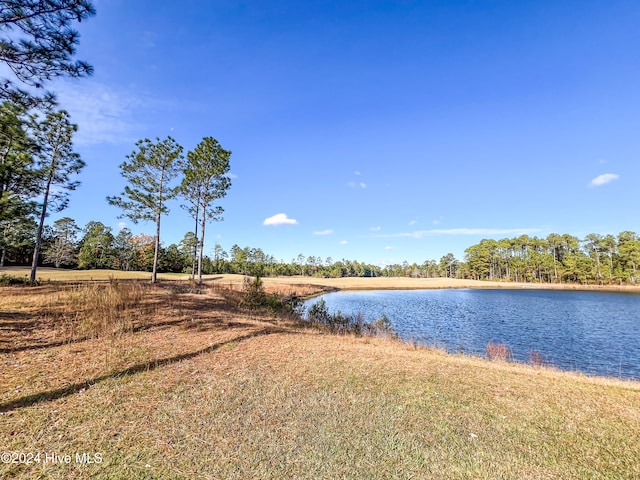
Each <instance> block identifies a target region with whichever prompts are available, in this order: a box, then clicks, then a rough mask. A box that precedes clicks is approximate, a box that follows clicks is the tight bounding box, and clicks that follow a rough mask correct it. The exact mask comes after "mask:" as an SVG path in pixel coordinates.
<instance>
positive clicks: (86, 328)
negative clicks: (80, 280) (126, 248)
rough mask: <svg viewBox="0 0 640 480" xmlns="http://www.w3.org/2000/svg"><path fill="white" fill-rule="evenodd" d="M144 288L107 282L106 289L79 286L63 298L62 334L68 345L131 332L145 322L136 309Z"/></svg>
mask: <svg viewBox="0 0 640 480" xmlns="http://www.w3.org/2000/svg"><path fill="white" fill-rule="evenodd" d="M147 288H148V287H147V286H145V285H143V284H141V283H138V282H118V281H117V280H113V279H112V280H111V281H110V282H109V283H108V284H106V285H101V284H97V283H88V284H81V285H78V286H76V287H75V288H73V289H72V290H71V291H70V292H68V294H67V299H66V302H65V304H66V305H65V307H66V312H65V315H64V317H65V322H64V323H65V330H66V332H65V333H66V335H67V338H68V340H69V341H72V340H75V339H78V338H101V337H105V336H110V335H117V334H122V333H126V332H132V331H133V330H134V328H136V327H139V326H143V325H145V324H146V323H147V321H148V318H146V315H145V314H144V313H145V312H144V310H143V309H140V304H141V303H142V301H143V298H144V295H145V290H146V289H147Z"/></svg>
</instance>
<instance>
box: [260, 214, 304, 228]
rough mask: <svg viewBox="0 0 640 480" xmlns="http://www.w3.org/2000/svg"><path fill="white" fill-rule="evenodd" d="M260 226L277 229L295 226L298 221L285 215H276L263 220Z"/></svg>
mask: <svg viewBox="0 0 640 480" xmlns="http://www.w3.org/2000/svg"><path fill="white" fill-rule="evenodd" d="M262 224H263V225H271V226H274V227H277V226H279V225H297V224H298V221H297V220H295V219H293V218H289V217H287V215H286V214H285V213H276V214H275V215H274V216H273V217H269V218H265V219H264V222H262Z"/></svg>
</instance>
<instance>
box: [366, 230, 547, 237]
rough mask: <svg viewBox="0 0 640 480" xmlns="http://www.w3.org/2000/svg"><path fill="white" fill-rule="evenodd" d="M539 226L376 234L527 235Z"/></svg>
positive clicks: (405, 235) (423, 235) (389, 235)
mask: <svg viewBox="0 0 640 480" xmlns="http://www.w3.org/2000/svg"><path fill="white" fill-rule="evenodd" d="M540 231H541V229H539V228H449V229H432V230H418V231H415V232H403V233H392V234H388V235H376V237H379V238H398V237H412V238H422V237H428V236H435V235H479V236H481V235H486V236H490V235H529V234H533V233H537V232H540Z"/></svg>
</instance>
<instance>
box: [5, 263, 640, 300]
mask: <svg viewBox="0 0 640 480" xmlns="http://www.w3.org/2000/svg"><path fill="white" fill-rule="evenodd" d="M0 273H6V274H8V275H13V276H18V277H24V276H28V275H29V269H28V268H26V267H3V268H0ZM111 278H115V279H129V280H134V279H135V280H146V279H149V280H150V279H151V273H149V272H122V271H119V270H65V269H56V268H44V267H41V268H39V269H38V279H39V280H41V281H45V282H46V281H86V280H109V279H111ZM158 278H159V279H160V280H187V279H188V278H189V275H187V274H180V273H162V274H159V275H158ZM203 278H204V281H205V282H206V283H214V284H219V285H222V286H224V287H225V288H235V289H238V290H240V289H241V288H242V283H243V279H244V275H236V274H215V275H204V276H203ZM263 281H264V284H265V288H266V289H267V291H270V290H269V289H270V288H273V289H281V290H283V291H284V292H285V294H286V292H287V290H288V289H289V288H295V289H299V288H308V289H310V290H311V291H312V293H311V294H314V292H316V293H317V292H318V288H325V289H327V288H328V289H340V290H385V289H386V290H397V289H402V290H406V289H441V288H489V289H492V288H506V289H553V290H607V291H628V292H638V291H640V285H635V286H632V285H574V284H558V283H554V284H549V283H521V282H495V281H486V280H466V279H456V278H408V277H369V278H356V277H346V278H316V277H303V276H292V277H273V278H271V277H264V278H263Z"/></svg>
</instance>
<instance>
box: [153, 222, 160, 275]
mask: <svg viewBox="0 0 640 480" xmlns="http://www.w3.org/2000/svg"><path fill="white" fill-rule="evenodd" d="M160 215H161V214H160V210H158V213H157V215H156V238H155V244H156V245H155V247H156V249H155V252H154V254H153V272H152V273H151V283H157V281H158V258H159V254H160Z"/></svg>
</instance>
